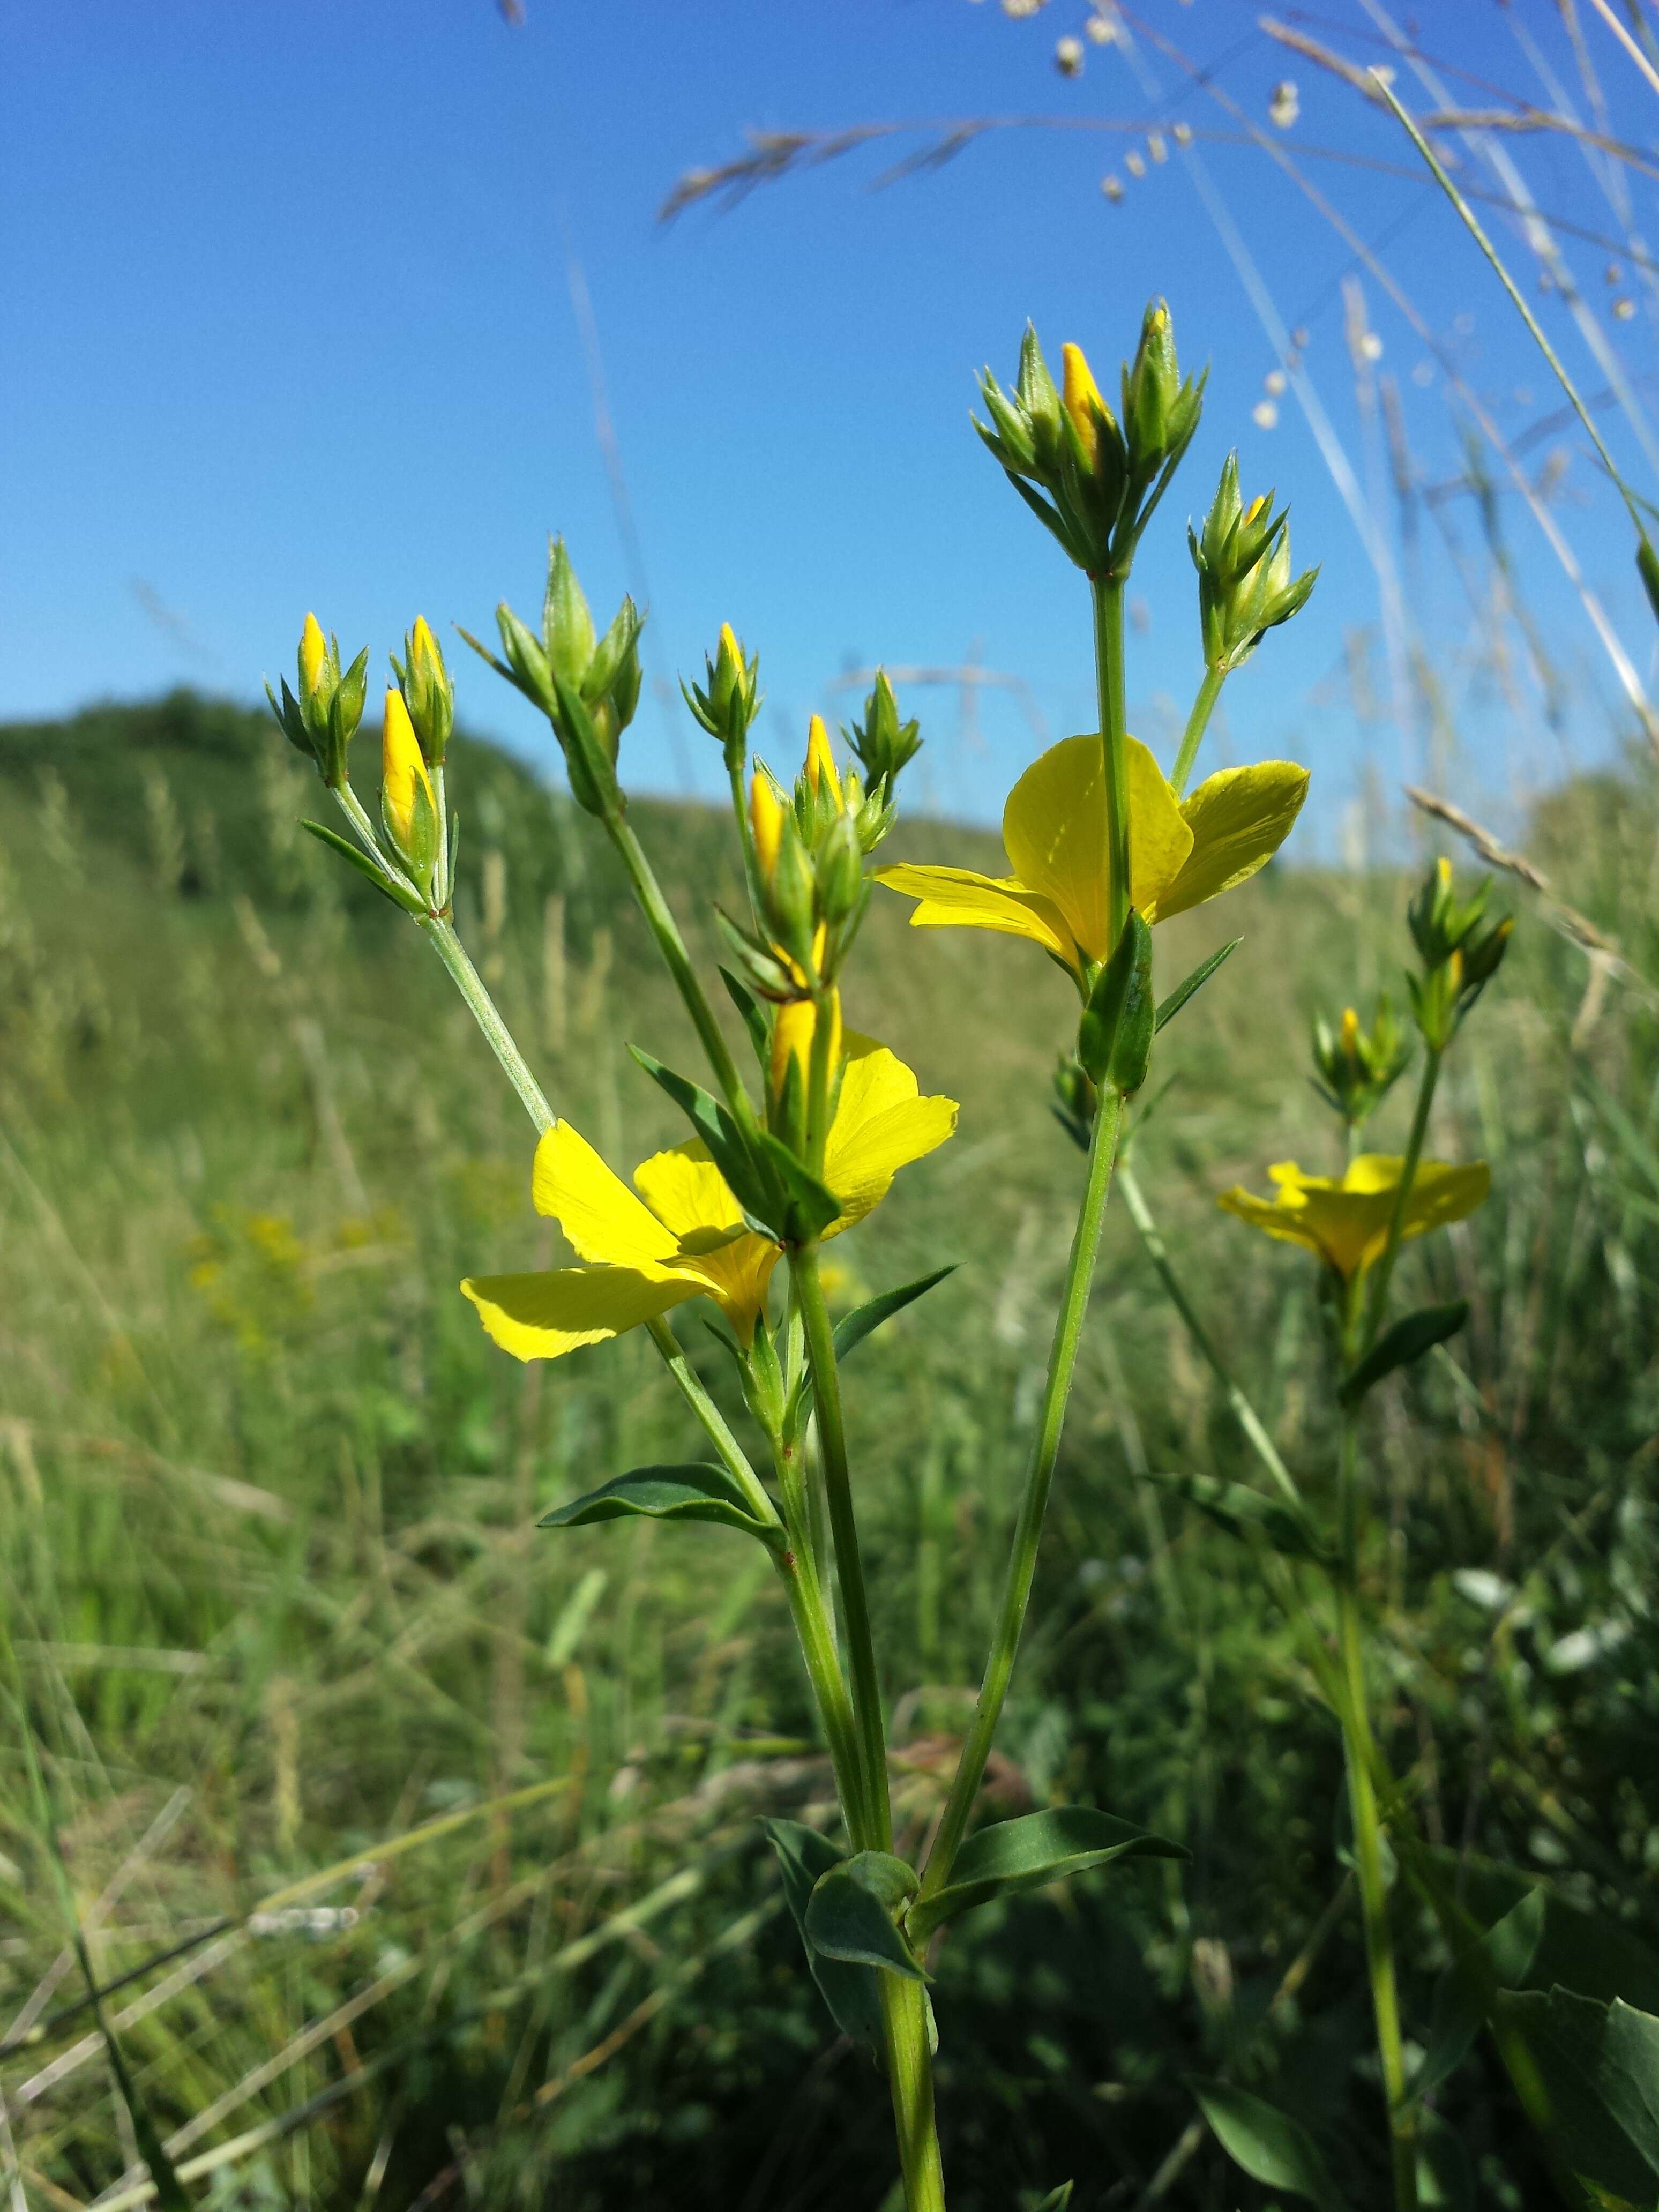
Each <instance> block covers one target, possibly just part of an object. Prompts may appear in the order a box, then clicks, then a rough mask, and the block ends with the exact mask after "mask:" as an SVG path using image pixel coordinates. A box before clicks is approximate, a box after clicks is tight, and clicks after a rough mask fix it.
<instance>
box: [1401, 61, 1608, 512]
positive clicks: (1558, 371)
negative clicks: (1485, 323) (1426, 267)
mask: <svg viewBox="0 0 1659 2212" xmlns="http://www.w3.org/2000/svg"><path fill="white" fill-rule="evenodd" d="M1371 75H1372V79H1373V82H1375V83H1376V88H1377V89H1378V91H1379V92H1380V93H1381V94H1382V95H1383V99H1384V100H1387V102H1388V103H1389V106H1390V107H1391V108H1392V109H1393V110H1394V112H1395V118H1396V119H1397V121H1399V122H1400V123H1401V125H1403V126H1404V129H1405V131H1406V134H1407V137H1409V138H1410V140H1411V142H1412V143H1413V146H1415V147H1416V149H1417V150H1418V152H1419V154H1420V155H1422V156H1423V159H1424V160H1425V161H1426V162H1427V163H1428V165H1429V168H1430V170H1431V173H1432V174H1433V177H1434V180H1435V182H1436V184H1437V185H1439V187H1440V189H1441V191H1443V192H1444V194H1445V195H1446V197H1447V198H1448V199H1449V201H1450V202H1451V204H1452V205H1453V206H1454V207H1455V209H1456V210H1457V212H1458V214H1459V215H1460V216H1462V219H1463V222H1464V224H1465V226H1466V227H1467V228H1468V234H1469V235H1470V237H1471V238H1472V239H1474V242H1475V244H1476V245H1477V246H1479V247H1480V251H1481V252H1483V253H1484V254H1485V255H1486V258H1487V260H1488V261H1489V262H1490V263H1491V264H1492V268H1493V270H1495V272H1496V273H1497V276H1498V283H1500V284H1502V286H1503V287H1504V290H1505V291H1506V292H1507V293H1508V294H1509V295H1510V300H1511V301H1512V302H1513V303H1514V306H1515V309H1516V313H1518V314H1519V316H1520V318H1521V319H1522V322H1523V323H1524V324H1525V325H1526V326H1527V328H1528V331H1530V332H1531V333H1532V341H1533V343H1534V345H1535V346H1536V347H1537V348H1538V350H1539V351H1540V353H1541V354H1542V355H1543V356H1544V358H1545V360H1546V361H1547V362H1548V363H1549V365H1550V367H1551V368H1553V370H1554V371H1555V375H1556V380H1557V382H1558V383H1559V385H1560V386H1561V389H1562V391H1563V392H1565V393H1566V395H1567V398H1569V399H1570V400H1571V402H1572V407H1573V411H1574V413H1575V414H1576V415H1577V417H1578V420H1579V421H1580V422H1582V423H1583V426H1584V429H1585V432H1586V434H1587V435H1588V436H1589V441H1590V443H1591V445H1593V446H1594V447H1595V450H1596V452H1597V453H1599V454H1600V455H1601V465H1602V467H1603V468H1604V469H1606V471H1607V474H1608V475H1609V476H1610V477H1612V478H1613V483H1615V484H1616V485H1617V486H1618V488H1619V495H1620V498H1621V499H1622V500H1623V501H1624V502H1625V507H1626V511H1627V512H1628V513H1629V515H1630V519H1631V520H1632V522H1633V523H1634V524H1635V525H1636V534H1637V536H1638V538H1640V539H1641V540H1642V542H1643V544H1646V543H1647V535H1648V532H1647V526H1646V524H1645V523H1644V521H1643V520H1642V514H1641V510H1640V508H1639V507H1638V505H1637V501H1636V495H1635V494H1634V492H1632V489H1631V488H1630V486H1629V485H1628V484H1627V483H1626V482H1625V479H1624V477H1622V476H1620V473H1619V471H1618V468H1617V466H1616V465H1615V464H1614V461H1613V455H1612V454H1611V453H1609V452H1608V451H1607V446H1606V444H1605V443H1604V441H1603V440H1602V437H1601V432H1600V431H1599V430H1598V429H1597V428H1596V427H1595V423H1594V422H1591V420H1590V416H1589V409H1588V408H1587V407H1586V406H1585V404H1584V403H1583V400H1582V399H1581V398H1579V397H1578V393H1577V389H1576V388H1575V386H1574V384H1573V381H1572V379H1571V377H1570V376H1569V375H1568V374H1567V372H1566V370H1565V368H1563V367H1562V365H1561V361H1560V357H1559V355H1558V354H1557V352H1556V350H1555V348H1554V347H1553V345H1552V344H1551V343H1550V342H1549V340H1548V339H1547V337H1545V335H1544V333H1543V331H1542V329H1541V327H1540V325H1539V322H1538V318H1537V317H1536V316H1535V315H1534V313H1533V311H1532V309H1531V308H1530V307H1528V305H1527V303H1526V301H1525V300H1524V298H1523V297H1522V294H1521V291H1520V289H1519V288H1518V287H1517V285H1516V283H1515V280H1514V278H1513V277H1512V276H1510V272H1509V270H1507V269H1506V268H1505V267H1504V264H1503V263H1502V262H1501V261H1500V260H1499V259H1498V249H1497V247H1496V246H1493V244H1492V240H1490V239H1489V238H1488V237H1487V235H1486V232H1485V231H1484V230H1483V229H1482V228H1480V220H1479V218H1478V217H1477V216H1476V215H1475V212H1474V209H1473V208H1472V207H1471V206H1470V205H1469V204H1468V201H1467V200H1466V199H1465V198H1464V197H1463V195H1462V192H1460V191H1458V189H1457V187H1456V185H1455V184H1453V182H1452V180H1451V179H1450V178H1449V176H1448V175H1447V174H1446V172H1445V170H1444V169H1443V167H1442V166H1441V164H1440V161H1439V160H1438V159H1437V156H1436V155H1435V152H1434V149H1433V148H1432V147H1431V145H1430V144H1429V142H1428V140H1427V139H1426V138H1425V137H1424V136H1423V133H1422V132H1421V131H1419V129H1418V127H1417V125H1416V124H1415V123H1413V120H1412V118H1411V117H1410V116H1409V115H1408V114H1407V112H1406V111H1405V109H1404V108H1403V107H1402V106H1401V104H1400V102H1399V101H1398V100H1396V99H1395V96H1394V94H1393V93H1392V91H1390V89H1389V86H1388V84H1387V83H1386V82H1384V80H1383V76H1382V75H1381V73H1380V72H1379V71H1376V70H1373V71H1372V72H1371Z"/></svg>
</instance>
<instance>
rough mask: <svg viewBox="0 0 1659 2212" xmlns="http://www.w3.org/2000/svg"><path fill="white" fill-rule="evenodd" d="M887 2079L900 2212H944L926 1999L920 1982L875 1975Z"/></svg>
mask: <svg viewBox="0 0 1659 2212" xmlns="http://www.w3.org/2000/svg"><path fill="white" fill-rule="evenodd" d="M876 1981H877V1984H878V1986H879V1989H880V1992H881V2021H882V2027H883V2030H884V2039H885V2041H886V2045H887V2077H888V2082H889V2085H890V2087H891V2090H892V2093H893V2123H894V2125H895V2126H896V2129H897V2130H898V2148H899V2166H900V2170H901V2171H902V2173H903V2176H904V2203H905V2207H906V2212H945V2171H944V2168H943V2166H941V2164H940V2161H939V2132H938V2130H937V2128H936V2127H935V2125H934V2122H933V2054H932V2052H931V2051H929V2049H928V2045H927V1994H926V1992H925V1990H923V1987H922V1984H921V1983H920V1982H912V1981H906V1980H904V1979H903V1978H901V1977H900V1976H899V1975H897V1974H884V1973H880V1972H878V1974H877V1976H876Z"/></svg>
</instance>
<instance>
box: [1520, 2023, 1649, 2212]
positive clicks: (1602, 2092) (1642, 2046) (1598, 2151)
mask: <svg viewBox="0 0 1659 2212" xmlns="http://www.w3.org/2000/svg"><path fill="white" fill-rule="evenodd" d="M1497 2010H1498V2020H1499V2021H1501V2023H1502V2024H1503V2025H1504V2027H1508V2028H1510V2029H1518V2030H1519V2031H1520V2033H1521V2034H1522V2036H1523V2037H1524V2038H1525V2040H1526V2044H1527V2047H1528V2051H1530V2052H1531V2054H1532V2057H1533V2061H1534V2065H1535V2066H1536V2068H1537V2070H1538V2074H1539V2076H1540V2079H1541V2084H1542V2087H1543V2091H1544V2094H1545V2096H1546V2097H1547V2100H1548V2101H1549V2107H1550V2112H1549V2132H1550V2135H1551V2136H1552V2139H1553V2142H1555V2144H1556V2147H1557V2148H1558V2149H1559V2152H1560V2154H1561V2155H1562V2157H1563V2158H1564V2159H1565V2160H1566V2162H1567V2164H1568V2165H1569V2166H1571V2168H1572V2170H1573V2172H1575V2173H1577V2174H1581V2175H1582V2176H1583V2179H1585V2180H1586V2181H1589V2182H1593V2183H1594V2184H1595V2186H1596V2187H1597V2188H1598V2189H1602V2190H1609V2191H1612V2193H1613V2195H1614V2196H1615V2197H1622V2198H1624V2199H1625V2201H1626V2203H1631V2204H1651V2203H1653V2202H1654V2201H1655V2198H1656V2197H1659V2020H1656V2019H1655V2017H1654V2015H1652V2014H1651V2013H1646V2012H1638V2011H1637V2010H1636V2008H1635V2007H1634V2006H1632V2005H1627V2004H1625V2003H1623V2002H1621V2001H1620V1999H1618V1998H1616V1997H1615V1998H1614V2000H1613V2002H1612V2003H1611V2004H1610V2005H1604V2004H1599V2003H1598V2002H1596V2000H1595V1998H1594V1997H1581V1996H1575V1995H1574V1993H1573V1992H1572V1991H1571V1990H1564V1989H1561V1988H1559V1986H1558V1987H1557V1988H1555V1989H1553V1990H1551V1991H1550V1993H1549V1995H1548V1996H1544V1995H1543V1993H1542V1992H1541V1991H1540V1990H1529V1991H1528V1992H1527V1993H1526V1994H1524V1995H1516V1994H1515V1993H1513V1992H1505V1993H1504V1994H1503V1995H1502V1996H1499V1997H1498V2006H1497Z"/></svg>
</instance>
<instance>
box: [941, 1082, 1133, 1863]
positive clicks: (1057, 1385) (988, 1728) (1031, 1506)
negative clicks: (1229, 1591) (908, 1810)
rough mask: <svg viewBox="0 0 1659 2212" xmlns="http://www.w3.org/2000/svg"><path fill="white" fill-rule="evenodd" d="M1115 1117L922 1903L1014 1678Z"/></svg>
mask: <svg viewBox="0 0 1659 2212" xmlns="http://www.w3.org/2000/svg"><path fill="white" fill-rule="evenodd" d="M1122 1109H1123V1102H1122V1100H1121V1097H1119V1096H1118V1094H1117V1092H1116V1091H1104V1092H1103V1093H1102V1096H1101V1101H1100V1107H1099V1111H1098V1112H1097V1115H1096V1116H1095V1131H1094V1136H1093V1138H1092V1139H1091V1143H1090V1146H1089V1171H1088V1179H1087V1181H1086V1182H1085V1185H1084V1190H1083V1203H1082V1206H1080V1207H1079V1212H1078V1218H1077V1229H1076V1231H1075V1232H1074V1234H1073V1238H1072V1254H1071V1258H1070V1260H1069V1261H1067V1263H1066V1283H1065V1287H1064V1289H1063V1290H1062V1291H1061V1292H1060V1312H1059V1315H1058V1316H1057V1317H1056V1320H1055V1322H1054V1343H1053V1346H1052V1347H1051V1348H1050V1351H1049V1353H1048V1379H1047V1381H1046V1382H1045V1383H1044V1385H1043V1391H1042V1413H1041V1415H1040V1417H1039V1419H1038V1422H1037V1431H1036V1437H1034V1438H1033V1440H1032V1444H1031V1458H1030V1466H1029V1468H1027V1470H1026V1475H1025V1494H1024V1497H1023V1498H1021V1500H1020V1506H1019V1518H1018V1521H1017V1522H1016V1523H1015V1526H1014V1541H1013V1550H1012V1554H1011V1556H1010V1558H1009V1561H1008V1571H1007V1576H1006V1579H1005V1581H1004V1583H1003V1586H1002V1601H1001V1605H1000V1609H999V1611H998V1614H997V1623H996V1628H995V1631H994V1634H993V1636H992V1639H991V1652H990V1656H989V1658H988V1659H987V1661H986V1665H985V1677H984V1680H983V1681H982V1682H981V1685H980V1692H979V1700H978V1703H977V1704H976V1705H975V1708H974V1719H973V1725H972V1727H971V1728H970V1729H969V1732H968V1738H967V1741H966V1742H965V1743H964V1744H963V1747H962V1756H961V1758H960V1759H959V1760H958V1761H957V1771H956V1776H955V1778H954V1780H953V1781H952V1782H951V1795H950V1796H949V1798H948V1799H947V1801H946V1802H945V1812H944V1814H943V1816H942V1818H941V1820H940V1821H939V1833H938V1835H937V1836H936V1837H935V1838H934V1839H933V1849H932V1850H931V1851H930V1852H929V1853H928V1856H927V1867H926V1869H925V1870H924V1872H923V1875H922V1881H921V1894H922V1895H923V1897H932V1896H933V1895H934V1894H935V1893H937V1892H938V1891H939V1890H940V1889H942V1888H943V1887H944V1886H945V1882H946V1881H948V1880H949V1879H950V1874H951V1865H952V1863H954V1861H955V1858H956V1855H957V1850H959V1848H960V1847H961V1844H962V1839H963V1836H964V1834H965V1833H966V1832H967V1828H968V1822H969V1817H970V1816H971V1814H972V1813H973V1809H974V1801H975V1798H976V1797H977V1796H978V1795H979V1785H980V1783H981V1780H982V1779H983V1778H984V1774H985V1765H986V1761H987V1759H989V1757H990V1755H991V1742H992V1739H993V1738H994V1735H995V1734H996V1728H997V1722H998V1721H999V1719H1000V1717H1001V1714H1002V1705H1003V1700H1004V1699H1005V1698H1006V1696H1007V1694H1008V1683H1009V1680H1010V1678H1011V1677H1012V1674H1013V1671H1014V1657H1015V1655H1016V1653H1017V1652H1018V1650H1019V1638H1020V1632H1021V1631H1022V1629H1023V1628H1024V1626H1025V1608H1026V1606H1027V1605H1028V1604H1029V1603H1030V1595H1031V1581H1032V1577H1033V1576H1034V1575H1035V1574H1036V1556H1037V1545H1038V1543H1039V1541H1041V1538H1042V1516H1043V1513H1044V1511H1045V1510H1046V1509H1047V1506H1048V1489H1049V1486H1050V1484H1051V1483H1052V1481H1053V1480H1054V1462H1055V1459H1056V1458H1057V1456H1058V1455H1059V1452H1060V1431H1061V1429H1062V1427H1063V1426H1064V1425H1065V1420H1066V1399H1067V1397H1068V1395H1070V1392H1071V1388H1072V1373H1073V1369H1074V1368H1075V1366H1076V1365H1077V1351H1078V1343H1079V1339H1080V1338H1081V1336H1082V1334H1083V1316H1084V1315H1085V1311H1086V1310H1087V1309H1088V1304H1089V1290H1090V1285H1091V1283H1092V1282H1093V1280H1094V1273H1095V1255H1096V1254H1097V1251H1098V1250H1099V1249H1100V1230H1101V1223H1102V1221H1103V1218H1104V1217H1105V1212H1106V1200H1107V1195H1108V1194H1109V1191H1110V1189H1111V1185H1112V1158H1113V1154H1114V1153H1115V1151H1116V1149H1117V1129H1118V1121H1119V1118H1120V1116H1121V1113H1122Z"/></svg>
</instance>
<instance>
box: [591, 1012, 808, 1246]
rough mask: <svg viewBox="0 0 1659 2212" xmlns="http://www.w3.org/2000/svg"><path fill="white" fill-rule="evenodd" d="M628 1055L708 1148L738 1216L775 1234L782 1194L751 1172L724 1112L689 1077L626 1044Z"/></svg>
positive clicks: (739, 1138) (746, 1149)
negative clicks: (741, 1213)
mask: <svg viewBox="0 0 1659 2212" xmlns="http://www.w3.org/2000/svg"><path fill="white" fill-rule="evenodd" d="M628 1049H629V1052H631V1053H632V1054H633V1055H634V1057H635V1060H637V1061H638V1062H639V1064H640V1066H641V1067H642V1068H643V1069H644V1070H645V1072H646V1073H647V1075H648V1076H649V1077H650V1078H651V1079H652V1081H653V1083H658V1084H660V1085H661V1086H662V1088H663V1089H664V1090H665V1091H666V1092H667V1093H668V1095H669V1097H671V1099H672V1100H673V1102H674V1103H675V1104H676V1105H677V1106H678V1108H679V1109H680V1110H681V1112H682V1113H683V1114H684V1115H685V1116H686V1119H687V1120H688V1121H690V1124H691V1127H693V1128H694V1129H695V1130H696V1133H697V1134H698V1136H700V1137H701V1138H702V1141H703V1143H704V1144H705V1145H706V1146H708V1157H709V1158H710V1159H712V1160H713V1161H714V1165H715V1166H716V1167H717V1168H718V1169H719V1170H720V1173H721V1174H722V1175H723V1176H725V1177H726V1182H728V1183H729V1184H730V1186H731V1188H732V1196H733V1197H734V1198H735V1199H736V1200H737V1201H738V1205H739V1206H742V1208H743V1210H744V1212H745V1213H746V1214H751V1215H753V1216H754V1217H755V1218H756V1220H757V1222H758V1223H761V1224H763V1225H764V1233H766V1234H767V1235H771V1236H775V1235H776V1234H778V1217H780V1216H781V1213H782V1211H783V1193H782V1190H781V1188H780V1187H779V1186H778V1185H777V1183H776V1182H775V1179H773V1178H770V1177H769V1176H767V1175H765V1174H764V1173H763V1171H762V1170H761V1169H760V1168H758V1167H757V1164H756V1162H755V1160H754V1158H752V1156H751V1154H750V1149H749V1147H748V1146H746V1145H745V1144H744V1140H743V1133H742V1131H741V1130H740V1129H739V1128H738V1125H737V1123H736V1121H734V1120H733V1119H732V1115H731V1114H730V1112H729V1111H728V1110H727V1109H726V1107H725V1106H723V1105H722V1104H721V1103H720V1100H719V1099H718V1098H715V1097H712V1096H711V1094H710V1093H709V1092H708V1091H705V1090H704V1089H703V1088H702V1085H701V1084H698V1083H693V1082H692V1081H691V1080H690V1077H689V1076H684V1075H677V1074H676V1073H675V1072H674V1070H673V1069H672V1068H671V1067H665V1066H663V1063H662V1062H661V1060H658V1059H656V1058H655V1057H654V1056H653V1054H650V1053H648V1052H647V1051H646V1050H645V1048H644V1047H643V1046H641V1045H637V1044H630V1045H629V1048H628Z"/></svg>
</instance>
